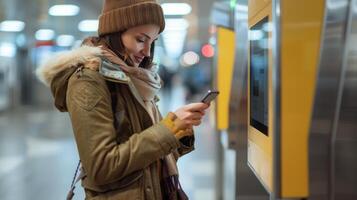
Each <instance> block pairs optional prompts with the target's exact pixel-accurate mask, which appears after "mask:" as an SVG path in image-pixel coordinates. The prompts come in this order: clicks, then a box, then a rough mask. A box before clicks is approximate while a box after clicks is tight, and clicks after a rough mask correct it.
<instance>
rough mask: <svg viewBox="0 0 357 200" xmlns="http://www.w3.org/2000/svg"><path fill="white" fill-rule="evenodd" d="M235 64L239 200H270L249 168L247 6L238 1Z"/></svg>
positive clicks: (233, 138) (232, 113)
mask: <svg viewBox="0 0 357 200" xmlns="http://www.w3.org/2000/svg"><path fill="white" fill-rule="evenodd" d="M234 13H235V14H234V16H235V17H234V29H235V38H236V46H235V49H236V50H235V52H236V53H235V63H234V71H233V80H232V90H231V98H230V107H229V128H228V134H229V144H230V146H233V147H235V149H236V194H235V196H236V199H237V200H246V199H249V200H258V199H259V200H267V199H269V197H268V194H267V193H266V191H265V190H264V188H263V186H262V185H261V183H260V182H259V180H258V179H257V178H256V177H255V175H254V174H253V172H252V171H251V170H250V169H249V167H248V165H247V140H248V139H247V134H248V133H247V115H248V114H247V75H248V74H247V56H248V55H247V54H248V21H247V20H248V2H247V0H238V1H237V5H236V7H235V12H234Z"/></svg>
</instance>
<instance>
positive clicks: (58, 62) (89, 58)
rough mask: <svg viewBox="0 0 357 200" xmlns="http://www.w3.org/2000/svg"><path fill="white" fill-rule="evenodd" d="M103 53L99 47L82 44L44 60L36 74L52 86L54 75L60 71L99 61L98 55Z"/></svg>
mask: <svg viewBox="0 0 357 200" xmlns="http://www.w3.org/2000/svg"><path fill="white" fill-rule="evenodd" d="M101 54H102V50H101V49H100V48H99V47H93V46H82V47H79V48H77V49H74V50H71V51H66V52H60V53H58V54H56V55H55V56H53V57H51V58H50V59H49V60H47V61H46V62H44V63H43V64H42V65H41V66H40V67H39V68H38V69H37V70H36V75H37V77H38V78H39V79H40V80H41V82H43V83H44V84H45V85H47V86H50V85H51V82H52V80H53V77H55V76H56V75H57V74H58V73H60V72H62V71H64V70H66V69H69V68H71V67H74V66H78V65H79V64H83V65H84V64H89V63H92V64H94V62H95V61H98V59H99V57H98V56H101ZM85 66H86V67H89V68H90V67H91V66H90V65H85Z"/></svg>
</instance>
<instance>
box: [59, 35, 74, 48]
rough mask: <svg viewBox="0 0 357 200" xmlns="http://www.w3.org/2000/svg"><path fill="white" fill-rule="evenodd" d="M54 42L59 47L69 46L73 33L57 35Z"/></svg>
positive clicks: (71, 42) (72, 39)
mask: <svg viewBox="0 0 357 200" xmlns="http://www.w3.org/2000/svg"><path fill="white" fill-rule="evenodd" d="M56 42H57V45H58V46H60V47H69V46H72V44H73V43H74V37H73V35H59V36H58V37H57V40H56Z"/></svg>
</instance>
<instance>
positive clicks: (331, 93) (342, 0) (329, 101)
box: [309, 0, 349, 200]
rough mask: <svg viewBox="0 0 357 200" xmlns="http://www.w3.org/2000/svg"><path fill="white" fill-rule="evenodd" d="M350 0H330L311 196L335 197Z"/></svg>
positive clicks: (312, 141) (312, 139)
mask: <svg viewBox="0 0 357 200" xmlns="http://www.w3.org/2000/svg"><path fill="white" fill-rule="evenodd" d="M348 4H349V1H348V0H327V1H326V10H325V22H324V31H323V33H322V34H323V37H322V45H321V58H320V66H319V74H318V82H317V86H316V93H315V102H314V111H313V115H312V119H311V129H310V136H309V174H310V177H309V178H310V180H309V183H310V184H309V187H310V188H309V190H310V197H309V199H313V200H326V199H333V198H332V196H333V195H332V194H333V193H334V191H333V188H334V186H333V185H334V181H333V179H332V178H333V171H332V169H333V164H334V162H333V159H332V155H333V153H334V147H335V144H334V141H333V137H332V135H333V124H334V120H335V115H336V109H337V107H338V106H337V103H338V94H339V85H340V82H341V75H342V72H343V68H342V66H343V65H342V63H343V55H344V49H345V40H346V38H345V31H346V26H347V14H348Z"/></svg>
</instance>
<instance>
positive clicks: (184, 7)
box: [161, 3, 192, 15]
mask: <svg viewBox="0 0 357 200" xmlns="http://www.w3.org/2000/svg"><path fill="white" fill-rule="evenodd" d="M161 7H162V9H163V10H164V15H187V14H189V13H190V12H191V10H192V8H191V6H190V5H189V4H187V3H164V4H162V5H161Z"/></svg>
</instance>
